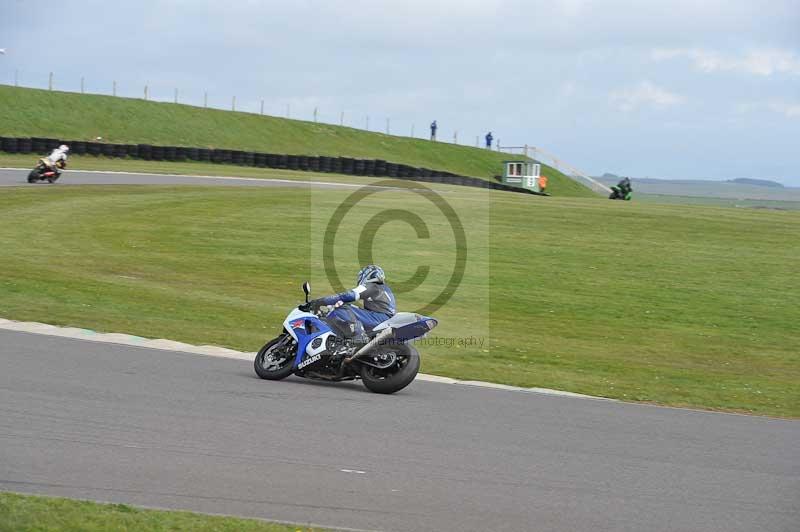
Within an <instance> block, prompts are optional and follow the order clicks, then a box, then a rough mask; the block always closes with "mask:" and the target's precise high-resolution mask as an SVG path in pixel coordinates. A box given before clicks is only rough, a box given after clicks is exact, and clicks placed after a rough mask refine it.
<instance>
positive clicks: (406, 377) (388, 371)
mask: <svg viewBox="0 0 800 532" xmlns="http://www.w3.org/2000/svg"><path fill="white" fill-rule="evenodd" d="M375 355H377V356H378V357H381V356H394V357H395V358H396V361H395V363H394V364H392V365H391V366H389V367H388V368H385V369H379V368H376V367H373V366H368V365H366V364H362V365H361V380H362V381H364V386H366V387H367V389H368V390H369V391H371V392H375V393H386V394H389V393H394V392H397V391H400V390H402V389H403V388H405V387H406V386H408V385H409V384H411V383H412V382H413V381H414V378H415V377H416V376H417V372H418V371H419V353H418V352H417V350H416V349H414V348H413V347H412V346H410V345H408V344H399V345H382V346H379V347H376V348H375Z"/></svg>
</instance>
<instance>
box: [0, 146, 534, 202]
mask: <svg viewBox="0 0 800 532" xmlns="http://www.w3.org/2000/svg"><path fill="white" fill-rule="evenodd" d="M61 144H67V145H69V146H70V151H71V153H73V154H76V155H85V154H88V155H94V156H105V157H117V158H124V157H130V158H134V159H144V160H146V161H150V160H152V161H186V160H189V161H198V162H214V163H217V164H236V165H241V166H257V167H259V168H278V169H284V170H302V171H311V172H325V173H334V174H348V175H359V176H379V177H383V176H386V177H389V178H396V179H413V180H417V181H425V182H432V183H449V184H453V185H462V186H470V187H480V188H489V189H495V190H505V191H510V192H522V193H531V194H535V192H531V191H529V190H525V189H520V188H516V187H511V186H508V185H504V184H502V183H494V182H490V181H486V180H483V179H479V178H476V177H464V176H459V175H456V174H453V173H451V172H444V171H437V170H431V169H430V168H418V167H415V166H409V165H405V164H398V163H393V162H388V161H385V160H382V159H354V158H352V157H330V156H326V155H319V156H307V155H284V154H274V153H259V152H251V151H239V150H226V149H209V148H192V147H183V146H154V145H150V144H107V143H102V142H94V141H82V140H77V141H70V140H59V139H53V138H46V137H33V138H27V137H23V138H20V137H0V150H2V151H4V152H6V153H23V154H40V155H45V154H47V153H49V152H50V151H51V150H53V149H54V148H56V147H58V146H59V145H61Z"/></svg>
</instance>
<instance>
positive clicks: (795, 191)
mask: <svg viewBox="0 0 800 532" xmlns="http://www.w3.org/2000/svg"><path fill="white" fill-rule="evenodd" d="M611 176H613V177H611ZM598 179H599V180H600V181H601V182H603V183H605V184H607V185H610V184H616V183H617V182H618V181H619V180H620V179H622V177H621V176H616V175H614V174H604V175H603V176H602V177H599V178H598ZM631 182H632V183H633V189H634V193H635V192H640V193H643V194H657V195H664V196H687V197H707V198H726V199H753V200H774V201H800V188H795V187H786V186H783V185H782V184H780V183H776V182H774V181H768V180H764V179H747V178H742V179H731V180H728V181H710V180H700V179H653V178H647V177H645V178H637V177H632V178H631Z"/></svg>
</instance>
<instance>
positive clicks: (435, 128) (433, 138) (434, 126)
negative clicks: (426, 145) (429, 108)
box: [431, 120, 439, 140]
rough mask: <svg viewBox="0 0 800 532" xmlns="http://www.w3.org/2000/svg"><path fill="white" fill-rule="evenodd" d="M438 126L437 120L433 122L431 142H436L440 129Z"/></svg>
mask: <svg viewBox="0 0 800 532" xmlns="http://www.w3.org/2000/svg"><path fill="white" fill-rule="evenodd" d="M438 127H439V126H438V125H436V120H434V121H433V122H431V140H436V130H437V129H438Z"/></svg>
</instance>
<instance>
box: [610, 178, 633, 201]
mask: <svg viewBox="0 0 800 532" xmlns="http://www.w3.org/2000/svg"><path fill="white" fill-rule="evenodd" d="M632 197H633V187H632V186H631V184H630V181H622V182H620V183H617V184H616V185H612V186H611V194H609V195H608V199H610V200H624V201H630V200H631V198H632Z"/></svg>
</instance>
